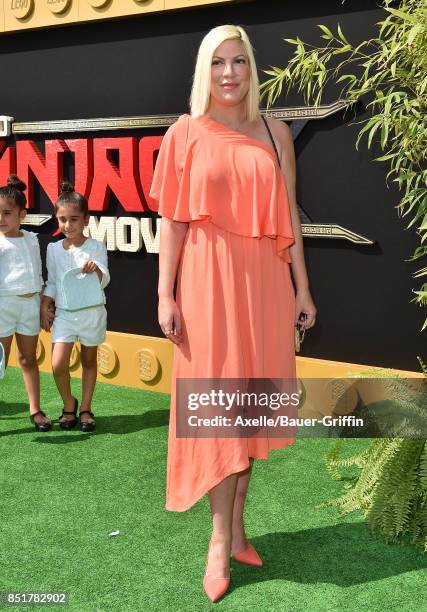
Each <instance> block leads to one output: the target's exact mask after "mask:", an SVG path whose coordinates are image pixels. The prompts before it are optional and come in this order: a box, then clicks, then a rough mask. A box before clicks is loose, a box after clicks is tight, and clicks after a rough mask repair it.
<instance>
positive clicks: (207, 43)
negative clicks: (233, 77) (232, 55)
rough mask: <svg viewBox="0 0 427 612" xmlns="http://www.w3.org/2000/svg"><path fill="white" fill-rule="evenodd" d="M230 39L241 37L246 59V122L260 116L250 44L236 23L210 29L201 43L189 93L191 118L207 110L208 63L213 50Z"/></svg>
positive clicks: (239, 38) (209, 87)
mask: <svg viewBox="0 0 427 612" xmlns="http://www.w3.org/2000/svg"><path fill="white" fill-rule="evenodd" d="M232 39H237V40H240V42H241V43H242V45H243V48H244V51H245V53H246V55H247V57H248V60H249V68H250V74H251V76H250V82H249V90H248V93H247V94H246V98H245V101H246V118H247V120H248V121H255V120H256V119H258V118H259V116H260V112H259V80H258V73H257V69H256V64H255V58H254V54H253V50H252V45H251V42H250V40H249V38H248V35H247V34H246V32H245V30H244V29H243V28H241V27H240V26H235V25H222V26H217V27H216V28H212V30H210V31H209V32H208V33H207V34H206V36H205V37H204V38H203V40H202V42H201V43H200V47H199V51H198V54H197V61H196V68H195V70H194V76H193V87H192V89H191V95H190V109H191V111H190V112H191V115H192V117H199V116H200V115H204V114H205V112H206V111H207V109H208V107H209V101H210V95H211V65H212V58H213V55H214V53H215V49H217V48H218V47H219V45H220V44H221V43H223V42H224V41H225V40H232Z"/></svg>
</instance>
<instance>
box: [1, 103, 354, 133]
mask: <svg viewBox="0 0 427 612" xmlns="http://www.w3.org/2000/svg"><path fill="white" fill-rule="evenodd" d="M347 106H349V102H347V101H346V100H337V101H336V102H333V103H332V104H323V105H321V106H290V107H282V108H276V109H272V110H271V109H270V110H266V109H262V110H261V113H262V114H263V115H265V116H266V117H274V118H275V119H280V120H282V121H286V120H291V121H292V120H295V119H304V118H305V119H324V118H325V117H329V116H330V115H333V114H334V113H336V112H338V111H339V110H342V109H344V108H346V107H347ZM178 117H179V115H145V116H139V117H138V116H135V117H102V118H97V119H65V120H58V121H26V122H23V123H20V122H17V123H12V133H13V134H40V133H41V134H44V133H49V132H91V131H103V130H128V129H135V128H156V127H169V126H170V125H172V124H173V123H175V121H176V120H177V119H178Z"/></svg>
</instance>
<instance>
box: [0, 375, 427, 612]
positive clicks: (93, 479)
mask: <svg viewBox="0 0 427 612" xmlns="http://www.w3.org/2000/svg"><path fill="white" fill-rule="evenodd" d="M41 378H42V408H43V409H44V410H45V411H46V413H47V414H48V415H49V416H50V417H51V418H54V419H57V418H58V416H59V413H60V408H61V402H60V400H59V398H58V396H57V392H56V390H55V387H54V384H53V380H52V377H51V376H50V375H47V374H42V377H41ZM73 388H74V393H75V394H77V396H78V397H79V393H80V381H78V380H75V381H73ZM93 410H94V412H95V415H96V416H97V423H98V430H97V433H96V434H83V433H82V432H80V431H78V430H76V431H71V432H62V431H61V430H60V429H59V428H58V425H57V424H55V427H54V430H53V431H52V432H49V433H47V434H41V433H37V432H36V431H35V430H34V428H33V426H32V425H31V423H30V421H29V420H28V414H27V411H28V406H27V403H26V395H25V391H24V387H23V384H22V379H21V373H20V372H19V370H17V369H15V368H9V370H8V371H7V374H6V377H5V379H4V380H2V381H0V465H1V479H0V512H1V515H0V516H1V523H0V537H1V540H0V541H1V547H0V591H26V592H28V591H38V592H43V591H45V592H46V591H47V592H57V591H66V592H67V593H69V596H70V600H69V605H68V606H64V607H59V606H49V608H48V609H50V610H70V611H71V610H72V611H74V610H79V611H84V612H91V611H93V612H96V611H100V612H110V611H132V612H139V611H140V610H141V611H142V610H155V611H157V610H158V611H162V612H163V611H169V610H170V611H187V610H188V611H195V610H210V609H214V608H215V609H219V610H232V611H236V610H242V611H245V612H246V611H248V610H249V611H252V610H253V611H255V612H264V611H265V612H267V611H271V612H273V611H274V612H276V611H277V612H279V611H280V612H283V611H286V610H289V611H292V612H295V611H304V612H324V611H328V612H330V611H337V612H338V611H339V612H341V611H343V610H346V611H348V610H350V611H355V612H356V611H357V612H359V611H360V610H368V611H369V612H375V611H378V612H379V611H381V612H382V611H384V610H404V611H408V612H413V611H414V610H417V611H421V610H426V600H425V584H426V571H425V570H426V567H427V559H426V556H424V557H423V556H422V555H421V554H420V553H419V552H417V551H416V550H415V549H413V548H412V547H399V546H387V545H385V544H383V543H382V542H381V541H379V540H373V539H372V538H371V536H370V534H369V531H368V529H367V527H366V525H365V523H364V521H363V518H362V517H361V516H360V515H359V516H352V515H350V516H348V517H345V518H344V519H337V518H336V510H335V509H333V508H328V509H326V510H315V509H314V506H315V505H316V504H318V503H320V502H322V501H324V500H326V499H330V498H331V497H333V496H335V495H337V494H338V493H339V492H340V490H341V485H340V483H337V482H334V481H332V480H331V479H330V477H329V476H328V474H327V473H326V470H325V468H324V461H323V455H324V452H325V451H326V449H327V448H328V445H330V444H332V443H333V441H331V440H328V439H325V438H319V439H316V438H305V439H304V438H301V439H298V441H297V443H296V444H295V445H293V446H290V447H288V448H285V449H281V450H279V451H273V452H272V453H271V455H270V458H269V459H268V460H266V461H256V462H255V467H254V473H253V478H252V481H251V485H250V490H249V495H248V501H247V511H246V523H247V532H248V535H249V537H250V538H251V541H252V542H253V544H254V545H255V547H256V548H257V549H258V550H259V552H260V555H261V556H262V557H263V559H264V561H265V565H264V567H263V568H261V569H256V568H249V567H245V566H242V565H238V564H237V563H234V562H233V564H232V584H231V588H230V590H229V592H228V594H227V596H226V597H225V598H223V599H222V600H221V601H219V602H218V603H216V604H211V603H210V602H209V601H208V599H207V598H206V596H205V594H204V592H203V590H202V584H201V583H202V575H203V568H204V563H205V558H206V553H207V545H208V539H209V534H210V520H209V517H210V514H209V506H208V500H207V496H205V497H204V498H203V500H201V501H200V502H199V503H198V504H196V505H195V506H194V507H193V508H192V509H191V510H189V511H187V512H184V513H176V512H167V511H166V510H165V509H164V489H165V465H166V451H167V424H168V396H167V395H161V394H155V393H142V392H140V391H137V390H135V389H130V388H125V387H115V386H111V385H103V384H98V385H97V388H96V391H95V400H94V404H93ZM357 444H366V441H362V442H360V441H359V442H358V441H352V445H357ZM114 530H119V531H120V535H118V536H117V537H110V536H109V534H110V533H111V532H112V531H114ZM9 609H11V610H28V609H35V608H34V607H30V606H14V607H13V608H9Z"/></svg>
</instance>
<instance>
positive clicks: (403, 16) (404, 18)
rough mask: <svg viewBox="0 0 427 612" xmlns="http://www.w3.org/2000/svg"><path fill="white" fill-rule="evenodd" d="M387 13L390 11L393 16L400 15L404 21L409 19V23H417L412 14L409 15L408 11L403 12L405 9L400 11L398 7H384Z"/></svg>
mask: <svg viewBox="0 0 427 612" xmlns="http://www.w3.org/2000/svg"><path fill="white" fill-rule="evenodd" d="M385 10H386V11H387V12H388V13H391V14H392V15H394V16H395V17H400V19H403V20H404V21H410V22H411V23H417V19H416V17H415V16H414V15H410V14H409V13H405V11H401V10H399V9H392V8H385Z"/></svg>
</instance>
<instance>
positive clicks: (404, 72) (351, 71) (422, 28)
mask: <svg viewBox="0 0 427 612" xmlns="http://www.w3.org/2000/svg"><path fill="white" fill-rule="evenodd" d="M382 4H383V10H384V19H383V20H381V21H380V22H378V24H377V26H378V31H377V35H376V37H374V38H371V39H369V40H364V41H362V42H359V43H358V44H354V43H353V42H351V41H349V40H348V37H346V36H345V34H344V32H343V31H342V29H341V27H340V25H339V24H338V25H337V28H336V32H333V31H332V30H331V29H330V28H329V27H327V26H326V25H319V29H320V36H321V38H322V39H323V40H324V41H325V43H323V44H322V45H321V46H314V45H309V44H307V43H305V42H304V41H302V40H301V39H300V38H299V37H297V38H294V39H285V40H286V42H288V43H289V44H290V45H292V46H293V47H294V52H293V55H292V57H291V59H290V60H289V62H288V64H287V65H286V66H284V67H282V68H280V67H274V66H272V67H271V68H270V70H266V71H265V72H266V74H267V75H268V78H267V80H266V81H264V82H263V83H262V84H261V94H262V97H266V98H267V104H268V106H269V107H270V106H271V105H273V104H274V103H275V101H276V100H277V98H278V97H279V96H280V95H281V93H282V91H283V90H284V89H286V90H287V91H288V92H289V90H290V89H291V88H294V87H295V88H297V90H298V91H299V92H301V93H302V94H303V96H304V100H305V102H306V104H310V103H314V104H315V105H318V104H320V103H321V101H322V99H323V96H324V94H325V91H326V90H327V85H328V83H329V82H334V83H342V89H341V93H340V97H341V98H342V99H345V100H346V101H347V102H348V105H349V106H351V105H353V104H355V103H356V102H357V101H359V100H363V101H364V102H365V106H366V109H367V110H368V111H369V113H368V117H367V118H366V119H363V120H362V121H361V122H360V123H361V126H362V127H361V128H360V130H359V133H358V135H357V138H356V148H358V147H359V145H360V143H361V142H363V141H364V140H365V138H366V139H367V140H366V146H367V147H368V149H370V148H371V147H372V146H374V144H375V145H376V146H378V145H379V147H380V150H381V153H382V154H381V155H380V156H379V157H377V158H376V161H380V162H384V163H386V164H387V165H388V167H389V170H388V173H387V176H386V180H387V181H388V180H389V179H390V178H391V179H392V180H393V182H396V183H397V185H398V187H399V190H400V194H401V197H400V201H399V203H398V204H397V206H396V208H397V209H398V213H399V215H400V216H401V217H402V218H405V220H407V221H408V223H407V226H406V227H408V228H410V227H414V228H416V231H417V234H418V236H419V245H418V246H417V247H416V248H415V251H414V253H413V254H412V256H411V257H410V261H414V260H421V261H423V262H425V259H423V258H425V256H426V255H427V164H426V160H427V113H426V110H427V109H426V107H427V0H401V1H400V2H399V3H398V4H397V6H396V3H395V2H394V3H393V7H392V6H390V5H391V4H392V2H391V0H383V3H382ZM414 277H415V278H417V279H422V280H421V285H420V286H419V287H418V288H417V289H416V290H414V296H415V297H414V298H413V300H412V301H414V302H416V303H417V304H418V305H419V306H426V305H427V281H425V280H424V279H425V277H427V266H426V267H421V268H419V269H418V270H417V271H416V272H415V273H414ZM426 328H427V318H426V320H425V321H424V324H423V326H422V329H421V331H424V330H425V329H426ZM418 360H419V362H420V365H421V368H422V371H423V373H424V375H425V376H426V377H427V367H426V366H425V364H424V362H423V361H422V359H421V358H420V357H419V358H418ZM343 445H344V440H342V439H339V440H337V442H336V444H335V445H334V446H333V447H331V449H330V450H329V452H328V453H327V454H326V466H327V469H328V470H329V472H330V474H331V476H332V478H334V479H337V480H342V481H345V489H346V491H345V492H344V493H343V494H342V495H341V496H340V497H338V498H337V499H332V500H329V501H328V502H325V503H324V504H321V505H320V506H318V507H319V508H322V507H326V506H330V505H333V506H338V507H339V508H340V516H343V515H346V514H348V513H349V512H352V511H355V510H359V511H361V512H362V513H363V514H364V516H365V518H366V521H367V523H368V525H369V527H370V529H371V531H372V533H373V534H375V533H376V532H377V531H378V532H379V533H380V534H381V536H382V538H383V540H384V541H385V542H387V543H404V542H408V541H409V542H410V543H411V544H413V545H415V546H417V547H419V548H420V549H421V550H422V551H423V552H427V446H426V441H425V439H424V438H420V439H414V438H409V439H404V438H394V439H392V438H384V439H375V440H373V441H372V443H371V445H370V446H369V447H368V448H367V449H365V450H363V451H362V452H360V453H357V454H356V455H354V456H352V457H347V458H341V457H340V453H341V451H342V450H343ZM352 466H353V468H356V473H355V474H353V475H352V476H351V477H348V476H345V475H344V474H343V473H342V470H345V469H346V468H349V467H352ZM340 470H341V471H340Z"/></svg>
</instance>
